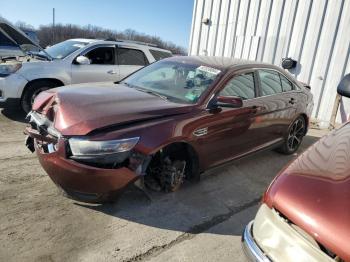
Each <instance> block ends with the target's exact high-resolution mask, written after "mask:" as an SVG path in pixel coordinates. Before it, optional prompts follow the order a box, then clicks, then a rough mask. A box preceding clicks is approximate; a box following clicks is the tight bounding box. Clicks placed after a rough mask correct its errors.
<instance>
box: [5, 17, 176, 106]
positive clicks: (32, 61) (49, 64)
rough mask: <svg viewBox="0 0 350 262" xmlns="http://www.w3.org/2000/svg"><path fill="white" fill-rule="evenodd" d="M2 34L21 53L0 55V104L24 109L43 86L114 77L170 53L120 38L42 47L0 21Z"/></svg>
mask: <svg viewBox="0 0 350 262" xmlns="http://www.w3.org/2000/svg"><path fill="white" fill-rule="evenodd" d="M1 34H2V35H3V36H5V37H6V38H7V39H9V41H11V42H12V43H14V44H15V45H17V46H19V47H21V49H22V50H23V51H24V52H25V53H26V56H24V57H17V58H16V59H8V58H6V57H5V58H4V57H3V58H2V59H1V60H2V61H1V63H0V102H5V101H6V100H9V99H15V100H19V101H20V104H21V107H22V108H23V110H24V111H25V112H29V111H30V110H31V106H32V103H33V101H34V99H35V97H36V96H37V95H38V94H39V93H40V92H41V91H43V90H47V89H49V88H54V87H58V86H63V85H70V84H78V83H86V82H108V81H114V82H115V81H119V80H121V79H123V78H124V77H126V76H127V75H129V74H131V73H133V72H134V71H136V70H138V69H140V68H141V67H143V66H145V65H148V64H150V63H153V62H154V61H157V60H159V59H162V58H166V57H169V56H172V54H171V52H170V51H168V50H164V49H160V48H157V47H156V46H154V45H151V44H147V43H141V42H133V41H122V40H120V41H108V40H96V39H71V40H67V41H64V42H61V43H58V44H56V45H53V46H51V47H49V48H47V49H45V50H44V49H42V48H40V46H38V45H37V44H36V43H34V42H33V41H32V40H31V39H29V38H28V37H27V36H26V35H25V34H24V33H23V32H22V31H20V30H19V29H17V28H15V27H14V26H12V25H11V24H9V23H8V22H6V21H1V20H0V35H1ZM32 47H34V51H33V48H32ZM38 48H39V49H38ZM38 50H41V51H38Z"/></svg>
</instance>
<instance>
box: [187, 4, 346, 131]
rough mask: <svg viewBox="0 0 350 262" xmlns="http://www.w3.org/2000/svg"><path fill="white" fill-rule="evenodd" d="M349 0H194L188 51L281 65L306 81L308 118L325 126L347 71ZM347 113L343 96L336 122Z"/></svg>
mask: <svg viewBox="0 0 350 262" xmlns="http://www.w3.org/2000/svg"><path fill="white" fill-rule="evenodd" d="M349 53H350V0H328V1H327V0H195V2H194V9H193V18H192V30H191V38H190V46H189V54H190V55H210V56H228V57H235V58H243V59H251V60H257V61H264V62H269V63H274V64H276V65H281V61H282V58H285V57H291V58H293V59H295V60H297V61H298V66H297V68H295V69H293V71H291V73H292V74H293V75H295V77H296V78H297V79H298V80H300V81H302V82H305V83H308V84H310V86H311V90H312V93H313V94H314V102H315V107H314V111H313V118H315V119H317V120H318V121H319V123H320V125H321V126H328V124H329V120H330V117H331V112H332V108H333V104H334V100H335V96H336V88H337V84H338V83H339V82H340V80H341V78H342V76H344V75H345V74H347V73H350V58H349ZM349 115H350V99H346V98H343V101H342V104H341V106H340V112H338V118H337V121H338V122H344V121H345V120H346V119H347V118H349Z"/></svg>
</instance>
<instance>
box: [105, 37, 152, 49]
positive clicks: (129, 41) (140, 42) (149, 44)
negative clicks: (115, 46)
mask: <svg viewBox="0 0 350 262" xmlns="http://www.w3.org/2000/svg"><path fill="white" fill-rule="evenodd" d="M105 40H106V41H116V42H124V43H131V44H139V45H147V46H153V47H158V46H157V45H156V44H152V43H147V42H142V41H134V40H124V39H115V38H107V39H105Z"/></svg>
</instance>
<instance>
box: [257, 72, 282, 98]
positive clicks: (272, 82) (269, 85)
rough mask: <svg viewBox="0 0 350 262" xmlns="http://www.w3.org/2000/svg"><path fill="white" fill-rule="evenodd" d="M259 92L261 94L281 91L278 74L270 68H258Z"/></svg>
mask: <svg viewBox="0 0 350 262" xmlns="http://www.w3.org/2000/svg"><path fill="white" fill-rule="evenodd" d="M258 72H259V77H260V85H261V92H262V95H263V96H267V95H273V94H278V93H282V85H281V80H280V77H279V74H278V73H277V72H275V71H270V70H258Z"/></svg>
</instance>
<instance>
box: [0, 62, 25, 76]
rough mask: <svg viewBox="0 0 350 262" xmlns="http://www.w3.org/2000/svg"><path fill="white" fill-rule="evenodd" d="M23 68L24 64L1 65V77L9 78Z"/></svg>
mask: <svg viewBox="0 0 350 262" xmlns="http://www.w3.org/2000/svg"><path fill="white" fill-rule="evenodd" d="M21 67H22V64H20V63H17V64H0V76H2V77H4V76H8V75H11V74H13V73H15V72H16V71H17V70H18V69H20V68H21Z"/></svg>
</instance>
